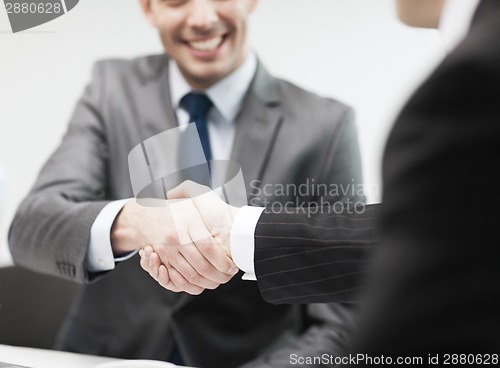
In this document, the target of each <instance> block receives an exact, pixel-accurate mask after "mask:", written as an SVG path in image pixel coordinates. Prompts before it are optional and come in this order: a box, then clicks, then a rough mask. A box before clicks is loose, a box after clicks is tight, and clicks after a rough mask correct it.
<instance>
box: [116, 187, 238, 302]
mask: <svg viewBox="0 0 500 368" xmlns="http://www.w3.org/2000/svg"><path fill="white" fill-rule="evenodd" d="M167 198H168V200H154V201H155V202H157V203H155V204H156V206H155V207H145V206H141V205H139V204H137V202H136V201H131V202H129V203H127V204H126V205H125V206H124V207H123V209H122V211H121V212H120V214H119V215H118V216H117V218H116V220H115V222H114V224H113V228H112V231H111V244H112V247H113V251H114V254H115V255H118V254H123V253H126V252H130V251H135V250H139V254H140V256H141V267H142V268H143V269H144V270H145V271H147V272H148V273H149V274H150V275H151V277H153V278H154V279H155V280H156V281H157V282H158V283H159V284H160V285H161V286H163V287H164V288H166V289H168V290H171V291H174V292H180V291H185V292H187V293H189V294H192V295H198V294H201V293H202V292H203V291H204V290H205V289H215V288H217V287H218V286H219V285H220V284H225V283H227V282H228V281H229V280H230V279H231V278H232V277H233V276H234V275H235V274H236V273H238V267H237V266H236V265H235V263H234V262H233V261H232V258H231V248H230V243H229V241H230V235H231V228H232V225H233V220H234V218H235V216H236V214H237V212H238V210H239V208H237V207H233V206H230V205H228V204H227V203H225V202H224V201H223V200H221V199H220V198H219V197H218V196H217V195H216V194H215V193H214V192H213V191H212V189H210V188H209V187H206V186H202V185H199V184H196V183H194V182H192V181H185V182H183V183H182V184H181V185H179V186H178V187H176V188H174V189H172V190H170V191H169V192H168V193H167Z"/></svg>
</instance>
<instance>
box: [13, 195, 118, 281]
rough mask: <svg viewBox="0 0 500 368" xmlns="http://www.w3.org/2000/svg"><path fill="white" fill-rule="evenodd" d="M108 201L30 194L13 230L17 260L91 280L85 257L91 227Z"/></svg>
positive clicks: (19, 212)
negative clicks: (78, 199)
mask: <svg viewBox="0 0 500 368" xmlns="http://www.w3.org/2000/svg"><path fill="white" fill-rule="evenodd" d="M107 203H108V202H106V201H93V202H81V203H75V202H71V201H69V200H68V199H66V198H64V197H63V196H60V195H56V194H50V195H49V194H44V193H38V194H31V195H29V196H28V197H27V198H26V199H25V200H24V201H23V202H22V204H21V205H20V207H19V209H18V211H17V213H16V215H15V217H14V220H13V222H12V225H11V228H10V232H9V247H10V251H11V254H12V257H13V259H14V262H15V263H16V264H19V265H21V266H24V267H28V268H30V269H33V270H35V271H39V272H43V273H47V274H51V275H54V276H59V277H63V278H66V279H70V280H72V281H76V282H80V283H83V282H88V281H89V274H88V272H87V268H86V262H85V258H86V254H87V249H88V244H89V238H90V229H91V227H92V224H93V223H94V220H95V218H96V216H97V215H98V214H99V212H100V211H101V210H102V208H103V207H104V206H105V205H106V204H107Z"/></svg>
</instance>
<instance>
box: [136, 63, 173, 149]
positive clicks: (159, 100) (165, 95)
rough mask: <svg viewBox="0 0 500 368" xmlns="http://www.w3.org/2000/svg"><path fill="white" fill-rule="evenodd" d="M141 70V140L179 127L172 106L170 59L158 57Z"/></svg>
mask: <svg viewBox="0 0 500 368" xmlns="http://www.w3.org/2000/svg"><path fill="white" fill-rule="evenodd" d="M139 68H141V69H142V70H141V73H140V74H141V75H142V84H141V86H140V88H139V90H138V91H137V92H136V100H137V101H138V106H137V109H138V111H140V114H137V115H138V116H139V117H140V118H141V120H140V125H141V126H142V129H141V138H142V140H145V139H148V138H150V137H152V136H154V135H155V134H158V133H161V132H163V131H165V130H168V129H172V128H175V127H177V125H178V124H177V115H176V114H175V110H174V108H173V106H172V98H171V95H170V85H169V80H168V57H166V56H165V55H157V56H154V57H152V58H151V59H150V60H148V63H147V64H146V63H145V65H141V66H139Z"/></svg>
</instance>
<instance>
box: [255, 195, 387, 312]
mask: <svg viewBox="0 0 500 368" xmlns="http://www.w3.org/2000/svg"><path fill="white" fill-rule="evenodd" d="M378 207H379V205H377V204H372V205H365V207H364V208H362V209H361V208H358V209H357V211H354V209H346V210H345V211H343V212H341V213H339V212H340V211H338V210H336V211H332V208H316V209H311V210H310V211H311V212H308V209H307V208H306V209H287V210H286V212H281V213H272V212H271V211H264V213H263V214H262V216H261V217H260V219H259V222H258V223H257V227H256V230H255V272H256V276H257V282H258V284H259V287H260V290H261V294H262V297H263V298H264V299H265V300H266V301H268V302H271V303H276V304H282V303H326V302H353V301H356V299H357V295H358V293H359V291H360V290H361V289H362V288H363V275H364V273H365V270H366V266H367V261H368V260H369V258H370V255H371V254H372V248H373V244H374V243H375V242H376V241H377V231H376V222H377V221H376V218H377V212H378ZM328 209H329V210H328ZM314 211H317V213H313V212H314ZM333 212H335V213H333Z"/></svg>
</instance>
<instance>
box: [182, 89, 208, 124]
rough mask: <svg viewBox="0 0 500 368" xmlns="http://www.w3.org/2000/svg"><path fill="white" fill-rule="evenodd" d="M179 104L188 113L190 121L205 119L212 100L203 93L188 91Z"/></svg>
mask: <svg viewBox="0 0 500 368" xmlns="http://www.w3.org/2000/svg"><path fill="white" fill-rule="evenodd" d="M181 106H182V107H183V108H184V109H186V111H187V112H188V113H189V118H190V119H191V122H193V121H194V122H196V123H197V122H198V120H200V119H201V120H202V121H206V116H207V113H208V110H209V109H210V107H212V101H211V100H210V98H208V97H207V96H206V95H205V94H202V93H195V92H190V93H188V94H186V95H185V96H184V97H183V98H182V99H181Z"/></svg>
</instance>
